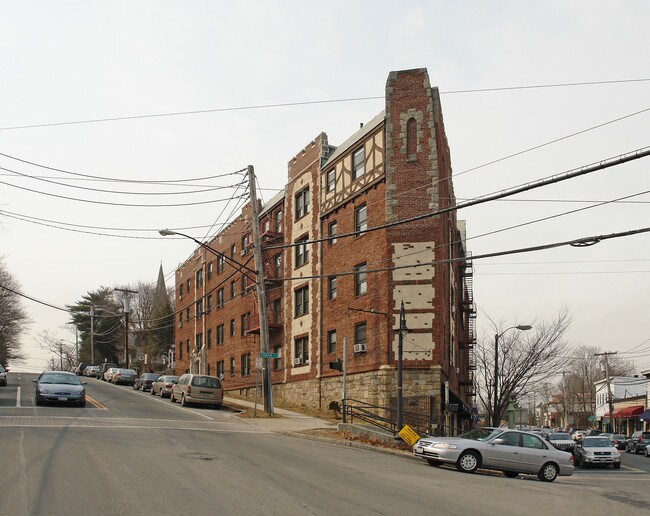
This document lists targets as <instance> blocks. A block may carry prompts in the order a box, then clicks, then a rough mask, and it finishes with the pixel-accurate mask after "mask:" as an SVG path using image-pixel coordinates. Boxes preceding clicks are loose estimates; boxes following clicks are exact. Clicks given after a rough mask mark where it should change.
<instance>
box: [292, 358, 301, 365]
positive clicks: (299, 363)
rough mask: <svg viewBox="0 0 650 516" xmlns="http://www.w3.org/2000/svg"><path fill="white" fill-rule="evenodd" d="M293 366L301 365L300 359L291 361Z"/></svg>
mask: <svg viewBox="0 0 650 516" xmlns="http://www.w3.org/2000/svg"><path fill="white" fill-rule="evenodd" d="M293 365H302V358H295V359H294V360H293Z"/></svg>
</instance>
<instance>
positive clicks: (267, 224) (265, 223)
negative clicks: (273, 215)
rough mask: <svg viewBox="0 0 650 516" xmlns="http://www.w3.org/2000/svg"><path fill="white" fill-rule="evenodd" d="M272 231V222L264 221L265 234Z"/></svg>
mask: <svg viewBox="0 0 650 516" xmlns="http://www.w3.org/2000/svg"><path fill="white" fill-rule="evenodd" d="M270 230H271V221H270V220H269V219H266V220H265V221H264V231H263V233H268V232H269V231H270Z"/></svg>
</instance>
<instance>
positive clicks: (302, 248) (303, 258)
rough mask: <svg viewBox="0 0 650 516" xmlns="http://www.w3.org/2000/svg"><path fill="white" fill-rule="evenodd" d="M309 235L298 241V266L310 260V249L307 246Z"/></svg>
mask: <svg viewBox="0 0 650 516" xmlns="http://www.w3.org/2000/svg"><path fill="white" fill-rule="evenodd" d="M305 242H307V237H306V236H305V237H302V238H301V239H300V240H298V241H296V244H297V245H296V267H302V266H303V265H305V264H306V263H307V262H309V249H308V248H307V244H306V243H305Z"/></svg>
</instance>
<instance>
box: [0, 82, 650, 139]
mask: <svg viewBox="0 0 650 516" xmlns="http://www.w3.org/2000/svg"><path fill="white" fill-rule="evenodd" d="M645 81H650V79H620V80H612V81H590V82H574V83H555V84H535V85H528V86H502V87H496V88H480V89H466V90H450V91H442V92H440V95H454V94H466V93H485V92H495V91H512V90H529V89H543V88H564V87H572V86H593V85H603V84H625V83H635V82H645ZM384 98H385V97H384V96H383V95H381V96H368V97H350V98H339V99H326V100H306V101H298V102H279V103H273V104H254V105H248V106H236V107H225V108H213V109H197V110H192V111H171V112H166V113H151V114H144V115H128V116H117V117H107V118H91V119H86V120H73V121H67V122H50V123H42V124H32V125H17V126H9V127H0V131H12V130H16V129H34V128H39V127H54V126H63V125H77V124H91V123H100V122H117V121H123V120H138V119H145V118H162V117H170V116H187V115H199V114H206V113H225V112H230V111H247V110H254V109H271V108H281V107H295V106H309V105H317V104H336V103H345V102H360V101H366V100H383V99H384Z"/></svg>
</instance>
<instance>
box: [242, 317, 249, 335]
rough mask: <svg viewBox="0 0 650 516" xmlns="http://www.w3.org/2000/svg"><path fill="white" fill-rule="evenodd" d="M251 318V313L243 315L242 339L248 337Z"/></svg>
mask: <svg viewBox="0 0 650 516" xmlns="http://www.w3.org/2000/svg"><path fill="white" fill-rule="evenodd" d="M250 317H251V314H250V312H247V313H245V314H242V316H241V336H242V337H244V336H245V335H246V332H247V331H248V325H249V323H250Z"/></svg>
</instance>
